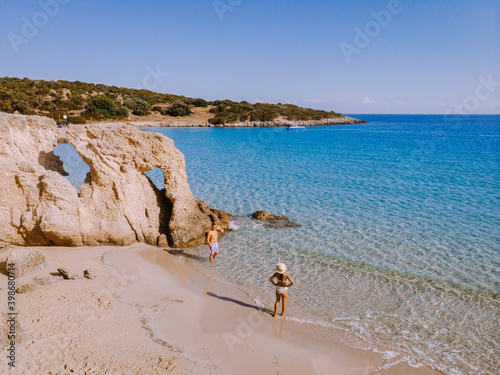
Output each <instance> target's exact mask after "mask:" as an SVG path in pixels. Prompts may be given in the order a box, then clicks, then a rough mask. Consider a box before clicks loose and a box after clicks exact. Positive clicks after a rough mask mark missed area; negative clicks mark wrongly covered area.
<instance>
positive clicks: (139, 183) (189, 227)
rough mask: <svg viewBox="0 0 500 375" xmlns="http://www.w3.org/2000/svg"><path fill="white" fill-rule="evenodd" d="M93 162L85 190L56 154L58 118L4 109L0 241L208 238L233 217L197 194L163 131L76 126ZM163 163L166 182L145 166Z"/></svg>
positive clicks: (176, 241)
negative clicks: (151, 174)
mask: <svg viewBox="0 0 500 375" xmlns="http://www.w3.org/2000/svg"><path fill="white" fill-rule="evenodd" d="M66 136H67V139H68V141H69V143H71V144H72V145H73V146H74V147H75V149H76V151H77V152H78V154H79V155H80V157H81V158H82V160H83V161H84V162H85V163H86V164H87V165H88V166H89V167H90V172H89V173H88V174H87V177H86V179H85V182H84V184H83V185H82V186H81V187H80V191H79V193H78V192H77V190H76V189H75V188H74V187H73V186H72V185H71V184H70V183H69V181H68V180H67V179H66V178H65V177H64V176H65V175H66V172H65V171H64V169H63V166H62V163H61V161H60V159H59V157H57V156H56V155H55V154H54V153H53V147H54V146H55V145H56V144H57V133H56V123H55V122H54V121H53V120H51V119H48V118H46V117H40V116H22V115H10V114H3V113H0V172H2V175H3V178H2V179H0V233H2V237H1V238H0V246H1V245H8V244H15V245H62V246H81V245H101V244H103V245H104V244H118V245H129V244H132V243H135V242H144V243H148V244H151V245H157V244H161V245H162V246H165V245H169V246H171V247H182V246H190V245H196V244H199V243H202V242H203V241H204V240H205V234H206V232H207V231H208V230H209V228H210V226H211V225H212V223H213V222H215V223H216V224H218V225H219V226H220V227H222V228H223V229H227V228H228V226H229V218H230V216H229V215H228V214H226V213H225V212H222V211H219V210H214V209H212V208H211V207H209V206H208V205H207V204H206V203H205V202H203V201H198V200H196V199H195V198H194V197H193V194H192V193H191V189H190V188H189V185H188V183H187V176H186V171H185V162H184V155H183V154H182V153H181V152H180V151H179V150H177V149H176V148H175V147H174V142H173V141H172V140H171V139H169V138H167V137H165V136H163V135H161V134H158V133H149V132H142V131H140V130H138V129H136V128H134V127H131V126H113V125H111V126H103V125H101V126H92V125H88V126H76V125H75V126H70V127H69V128H68V130H67V134H66ZM153 168H159V169H160V170H161V171H162V173H163V177H164V189H162V190H159V189H158V188H157V187H156V186H155V185H154V184H153V183H152V182H151V180H149V178H148V177H147V176H146V175H145V174H144V172H147V171H150V170H152V169H153Z"/></svg>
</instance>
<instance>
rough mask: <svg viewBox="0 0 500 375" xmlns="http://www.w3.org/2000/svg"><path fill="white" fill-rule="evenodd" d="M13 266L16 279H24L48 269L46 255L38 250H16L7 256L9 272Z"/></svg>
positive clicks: (6, 262)
mask: <svg viewBox="0 0 500 375" xmlns="http://www.w3.org/2000/svg"><path fill="white" fill-rule="evenodd" d="M10 264H13V267H12V268H13V269H14V271H12V272H14V275H15V276H16V277H23V276H26V275H29V274H30V273H34V272H38V271H41V270H43V269H45V268H46V267H47V261H46V260H45V255H44V254H43V253H42V252H41V251H40V250H36V249H24V248H21V249H14V250H12V252H11V253H10V254H9V255H8V256H7V259H6V261H5V268H6V271H7V272H9V270H11V269H12V268H11V267H10V266H9V265H10Z"/></svg>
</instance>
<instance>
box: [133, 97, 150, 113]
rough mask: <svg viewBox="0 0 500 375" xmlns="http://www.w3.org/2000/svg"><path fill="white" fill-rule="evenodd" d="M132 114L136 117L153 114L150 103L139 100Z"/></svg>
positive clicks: (135, 103)
mask: <svg viewBox="0 0 500 375" xmlns="http://www.w3.org/2000/svg"><path fill="white" fill-rule="evenodd" d="M132 113H133V114H134V115H136V116H147V115H149V114H150V113H151V106H150V105H149V103H148V102H146V101H144V100H141V99H137V100H136V101H135V102H134V105H133V108H132Z"/></svg>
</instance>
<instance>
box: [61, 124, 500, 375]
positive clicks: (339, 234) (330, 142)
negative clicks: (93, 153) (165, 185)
mask: <svg viewBox="0 0 500 375" xmlns="http://www.w3.org/2000/svg"><path fill="white" fill-rule="evenodd" d="M354 117H356V116H355V115H354ZM357 118H361V119H364V120H367V121H368V123H367V124H358V125H342V126H323V127H308V128H306V129H305V130H286V128H280V127H277V128H244V129H224V128H189V129H173V128H160V129H146V130H147V131H154V132H159V133H162V134H164V135H166V136H168V137H170V138H172V139H173V140H174V141H175V145H176V147H177V148H178V149H179V150H180V151H181V152H183V153H184V155H185V159H186V171H187V175H188V182H189V185H190V187H191V190H192V192H193V194H194V196H195V198H197V199H203V200H205V201H206V202H207V203H208V204H209V205H210V206H212V207H214V208H219V209H222V210H224V211H227V212H229V213H231V214H233V215H235V216H236V218H235V219H234V220H233V222H232V223H231V230H229V231H228V232H227V233H226V234H225V235H224V236H223V237H222V238H221V239H220V248H221V251H220V254H219V257H218V258H217V260H216V261H215V262H212V263H209V262H208V247H207V246H206V245H205V246H199V247H196V248H193V249H190V250H188V252H190V253H193V254H197V255H201V256H203V257H206V258H207V261H196V260H192V259H189V258H186V259H185V261H186V262H189V265H190V266H192V267H196V268H198V269H200V270H202V271H203V272H205V273H208V274H209V276H210V277H214V278H219V279H223V280H227V281H229V282H232V283H234V284H236V285H237V286H238V287H239V288H241V289H243V290H245V291H246V292H247V293H248V294H249V295H250V296H251V297H253V298H254V300H255V301H256V302H257V303H258V304H260V305H261V306H265V307H267V308H272V306H273V303H274V289H273V287H272V285H271V284H270V283H269V281H268V279H269V277H270V276H271V275H272V273H273V272H274V267H275V264H276V263H277V262H285V263H286V264H287V265H288V273H289V274H290V276H291V277H292V278H293V280H294V282H295V285H294V286H293V287H292V288H290V292H289V298H288V306H287V317H288V318H289V319H295V320H299V321H305V322H309V323H313V324H322V325H327V326H332V327H337V328H339V329H342V330H345V332H347V333H348V335H347V336H346V337H348V339H346V340H347V341H348V342H347V343H348V344H350V345H353V346H355V347H362V348H369V349H372V350H376V351H380V352H383V353H385V355H384V357H383V360H382V361H381V363H380V367H390V366H392V365H393V364H395V363H398V362H399V361H401V360H405V361H408V362H409V363H410V364H411V365H415V366H418V365H423V364H426V365H430V366H432V367H434V368H436V369H438V370H441V371H443V372H445V373H447V374H496V373H497V371H498V369H499V366H500V365H499V358H500V350H499V347H500V323H499V322H500V210H499V207H500V116H461V117H447V116H424V115H418V116H417V115H415V116H414V115H358V116H357ZM70 151H71V150H70V149H69V148H67V147H66V148H59V150H58V152H57V153H58V154H59V155H61V158H62V159H63V161H65V159H68V160H69V155H70V154H71V152H70ZM77 175H78V174H77V173H72V174H71V175H70V176H69V178H70V180H71V179H73V180H72V181H75V182H73V183H74V184H75V186H76V185H78V184H81V182H77V181H83V177H82V176H80V177H79V178H80V180H77ZM148 175H149V177H150V178H151V179H152V180H153V182H155V183H156V184H158V185H161V183H162V175H161V173H160V172H159V171H158V170H153V171H151V172H149V173H148ZM257 210H265V211H269V212H271V213H273V214H282V215H286V216H288V217H289V218H290V219H291V220H293V221H294V222H297V223H299V224H301V225H302V226H301V227H300V228H296V229H291V228H284V229H268V228H266V227H265V226H263V225H262V223H259V222H257V221H255V220H252V219H250V218H249V214H251V213H252V212H254V211H257ZM196 259H198V258H196Z"/></svg>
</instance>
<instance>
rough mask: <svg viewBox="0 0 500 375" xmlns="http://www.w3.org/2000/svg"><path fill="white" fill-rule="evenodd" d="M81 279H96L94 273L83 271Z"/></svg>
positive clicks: (92, 271)
mask: <svg viewBox="0 0 500 375" xmlns="http://www.w3.org/2000/svg"><path fill="white" fill-rule="evenodd" d="M83 277H85V278H86V279H89V280H93V279H95V277H96V273H95V271H94V270H85V271H83Z"/></svg>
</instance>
